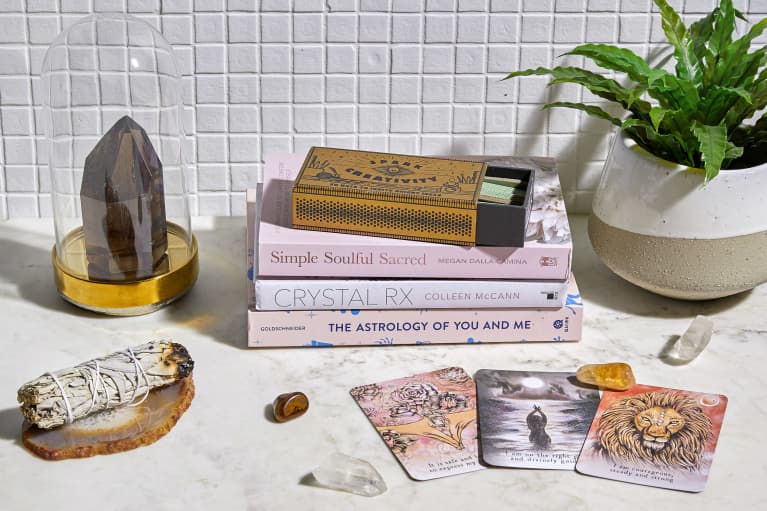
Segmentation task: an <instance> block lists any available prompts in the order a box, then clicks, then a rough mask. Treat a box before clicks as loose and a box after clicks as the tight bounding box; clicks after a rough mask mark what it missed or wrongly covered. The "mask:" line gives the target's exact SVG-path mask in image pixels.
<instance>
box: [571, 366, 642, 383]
mask: <svg viewBox="0 0 767 511" xmlns="http://www.w3.org/2000/svg"><path fill="white" fill-rule="evenodd" d="M575 377H576V378H577V379H578V381H579V382H581V383H586V384H588V385H596V386H597V387H601V388H603V389H607V390H626V389H627V388H629V387H631V386H632V385H634V384H635V383H636V380H635V379H634V373H633V372H632V371H631V366H630V365H628V364H625V363H623V362H612V363H610V364H586V365H585V366H582V367H580V368H579V369H578V371H577V372H576V373H575Z"/></svg>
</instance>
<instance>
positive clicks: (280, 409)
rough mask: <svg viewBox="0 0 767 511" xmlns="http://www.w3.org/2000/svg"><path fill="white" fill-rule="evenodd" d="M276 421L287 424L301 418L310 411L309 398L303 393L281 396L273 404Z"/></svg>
mask: <svg viewBox="0 0 767 511" xmlns="http://www.w3.org/2000/svg"><path fill="white" fill-rule="evenodd" d="M272 409H273V411H274V420H276V421H277V422H287V421H289V420H292V419H296V418H298V417H301V416H302V415H303V414H305V413H306V410H308V409H309V398H308V397H306V394H304V393H303V392H291V393H289V394H280V395H279V396H277V397H276V398H275V400H274V403H272Z"/></svg>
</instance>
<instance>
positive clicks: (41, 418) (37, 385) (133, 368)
mask: <svg viewBox="0 0 767 511" xmlns="http://www.w3.org/2000/svg"><path fill="white" fill-rule="evenodd" d="M193 368H194V361H193V360H192V359H191V357H190V356H189V353H188V352H187V350H186V348H185V347H184V346H182V345H181V344H178V343H174V342H171V341H165V340H163V341H152V342H148V343H146V344H142V345H140V346H136V347H133V348H126V349H125V350H123V351H117V352H115V353H112V354H110V355H107V356H105V357H102V358H96V359H93V360H89V361H88V362H84V363H82V364H80V365H77V366H75V367H71V368H67V369H61V370H59V371H56V372H49V373H46V374H44V375H42V376H40V377H39V378H37V379H35V380H32V381H30V382H27V383H25V384H24V385H22V386H21V387H20V388H19V391H18V401H19V403H20V404H21V413H22V414H23V415H24V418H25V419H26V420H27V422H29V423H31V424H34V425H36V426H37V427H39V428H42V429H50V428H55V427H58V426H62V425H64V424H70V423H72V422H73V421H75V420H77V419H80V418H82V417H86V416H88V415H91V414H94V413H97V412H100V411H103V410H108V409H110V408H116V407H118V406H124V405H129V406H130V405H134V406H135V405H138V404H140V403H141V402H143V400H144V399H146V396H147V395H148V394H149V391H151V390H152V389H155V388H158V387H165V386H167V385H171V384H173V383H175V382H177V381H179V380H180V379H182V378H185V377H186V376H188V375H190V374H191V373H192V369H193Z"/></svg>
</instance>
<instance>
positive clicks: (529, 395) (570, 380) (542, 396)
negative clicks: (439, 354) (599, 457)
mask: <svg viewBox="0 0 767 511" xmlns="http://www.w3.org/2000/svg"><path fill="white" fill-rule="evenodd" d="M475 380H476V385H477V400H478V403H479V431H480V442H481V446H482V459H483V460H484V461H485V463H487V464H489V465H495V466H498V467H518V468H542V469H557V470H573V468H574V467H575V462H576V460H577V459H578V453H579V452H580V451H581V447H582V446H583V441H584V439H585V438H586V433H587V432H588V430H589V426H590V425H591V421H592V420H593V418H594V413H595V412H596V410H597V406H598V405H599V392H598V391H597V390H595V389H594V388H593V387H588V386H585V385H583V384H580V383H579V382H578V381H577V380H575V374H574V373H553V372H540V371H496V370H490V369H482V370H480V371H477V374H476V376H475Z"/></svg>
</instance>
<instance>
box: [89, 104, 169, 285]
mask: <svg viewBox="0 0 767 511" xmlns="http://www.w3.org/2000/svg"><path fill="white" fill-rule="evenodd" d="M80 199H81V207H82V214H83V233H84V238H85V252H86V256H87V259H88V277H89V278H90V279H92V280H106V281H123V280H128V281H131V280H140V279H144V278H147V277H151V276H152V275H155V274H159V273H164V272H166V271H167V270H168V268H167V266H168V258H167V256H166V251H167V249H168V238H167V224H166V220H165V197H164V192H163V180H162V163H161V162H160V158H159V157H158V156H157V153H156V152H155V150H154V147H153V146H152V143H151V142H150V140H149V137H148V136H147V134H146V132H145V131H144V129H143V128H142V127H141V126H140V125H139V124H138V123H137V122H136V121H134V120H133V119H131V118H130V117H128V116H127V115H126V116H124V117H123V118H121V119H120V120H119V121H117V122H116V123H115V124H114V126H112V127H111V128H110V129H109V131H108V132H107V133H106V134H105V135H104V136H103V137H102V138H101V140H99V142H98V143H97V144H96V147H94V148H93V150H92V151H91V153H90V154H89V155H88V157H87V158H86V159H85V168H84V170H83V180H82V186H81V188H80Z"/></svg>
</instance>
